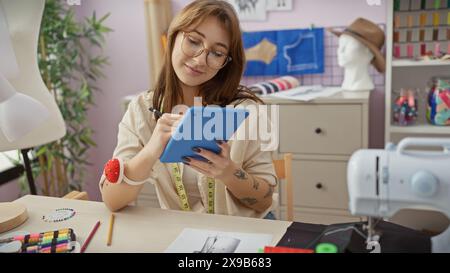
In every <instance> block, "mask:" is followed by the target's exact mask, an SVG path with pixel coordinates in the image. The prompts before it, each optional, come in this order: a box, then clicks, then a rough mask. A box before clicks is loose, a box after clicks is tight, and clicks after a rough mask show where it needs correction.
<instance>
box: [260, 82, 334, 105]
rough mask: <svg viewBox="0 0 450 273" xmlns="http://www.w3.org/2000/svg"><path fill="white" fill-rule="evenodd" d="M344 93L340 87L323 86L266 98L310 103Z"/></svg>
mask: <svg viewBox="0 0 450 273" xmlns="http://www.w3.org/2000/svg"><path fill="white" fill-rule="evenodd" d="M341 91H342V88H341V87H340V86H339V87H324V86H321V85H312V86H299V87H296V88H292V89H290V90H288V91H283V92H278V93H272V94H268V95H266V96H270V97H274V98H279V99H287V100H298V101H310V100H313V99H316V98H320V97H329V96H332V95H334V94H337V93H339V92H341Z"/></svg>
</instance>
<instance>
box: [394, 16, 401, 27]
mask: <svg viewBox="0 0 450 273" xmlns="http://www.w3.org/2000/svg"><path fill="white" fill-rule="evenodd" d="M400 25H401V22H400V15H396V16H395V18H394V27H395V28H399V27H400Z"/></svg>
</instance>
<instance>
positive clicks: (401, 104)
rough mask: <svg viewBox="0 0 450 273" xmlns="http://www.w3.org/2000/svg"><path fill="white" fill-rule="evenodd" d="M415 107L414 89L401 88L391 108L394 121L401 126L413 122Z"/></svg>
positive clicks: (415, 117)
mask: <svg viewBox="0 0 450 273" xmlns="http://www.w3.org/2000/svg"><path fill="white" fill-rule="evenodd" d="M417 108H418V106H417V98H416V95H415V92H414V90H412V89H403V88H402V89H401V91H400V94H399V95H398V96H397V98H396V99H395V101H394V105H393V109H392V110H393V116H394V123H395V124H397V125H401V126H408V125H412V124H414V123H415V122H416V120H417V111H418V109H417Z"/></svg>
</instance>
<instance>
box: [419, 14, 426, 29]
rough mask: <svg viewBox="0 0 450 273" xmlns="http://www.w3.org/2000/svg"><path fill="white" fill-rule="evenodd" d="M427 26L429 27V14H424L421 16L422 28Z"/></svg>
mask: <svg viewBox="0 0 450 273" xmlns="http://www.w3.org/2000/svg"><path fill="white" fill-rule="evenodd" d="M426 25H427V14H426V13H424V12H423V13H421V14H420V26H421V27H424V26H426Z"/></svg>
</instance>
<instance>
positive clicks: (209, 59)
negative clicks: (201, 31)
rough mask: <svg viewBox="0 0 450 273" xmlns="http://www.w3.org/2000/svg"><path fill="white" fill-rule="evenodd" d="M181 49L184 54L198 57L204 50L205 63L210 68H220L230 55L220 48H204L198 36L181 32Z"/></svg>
mask: <svg viewBox="0 0 450 273" xmlns="http://www.w3.org/2000/svg"><path fill="white" fill-rule="evenodd" d="M181 50H182V51H183V53H184V54H185V55H186V56H189V57H198V56H200V55H202V53H203V52H204V51H206V53H207V54H206V64H207V65H208V66H209V67H210V68H212V69H221V68H223V67H224V66H225V65H226V64H227V63H228V62H230V61H231V57H230V56H228V55H227V54H226V53H223V52H222V51H220V50H211V49H207V48H205V46H204V45H203V42H202V41H201V40H200V38H196V37H194V36H193V35H190V34H189V33H186V32H183V40H182V41H181Z"/></svg>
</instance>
